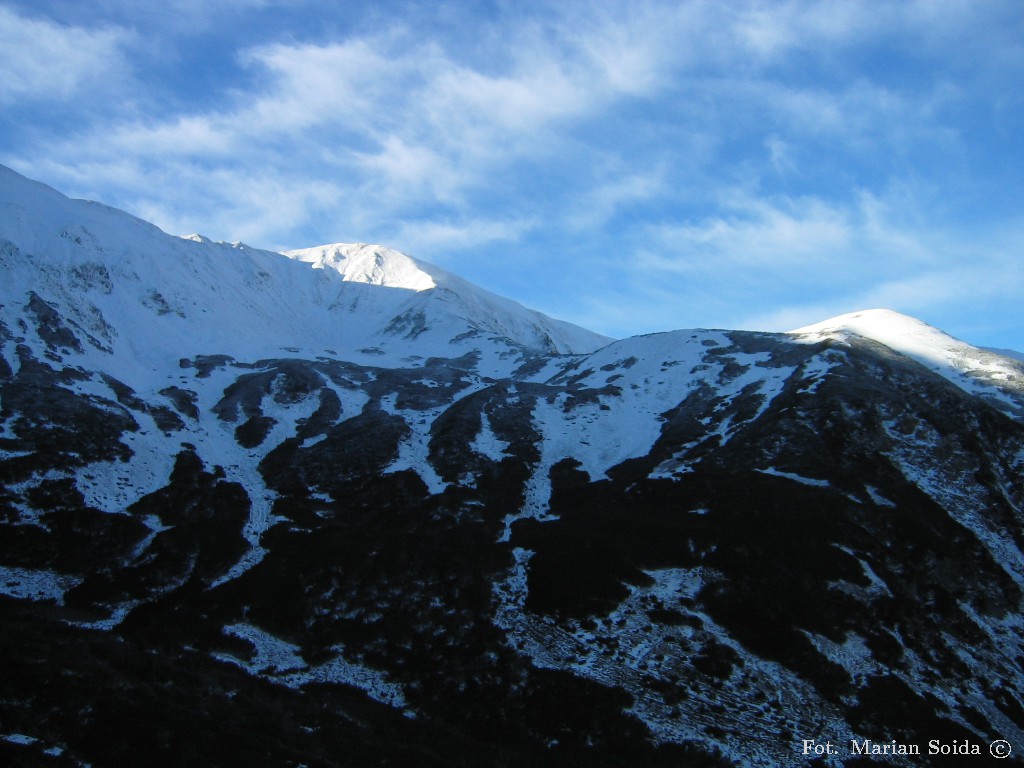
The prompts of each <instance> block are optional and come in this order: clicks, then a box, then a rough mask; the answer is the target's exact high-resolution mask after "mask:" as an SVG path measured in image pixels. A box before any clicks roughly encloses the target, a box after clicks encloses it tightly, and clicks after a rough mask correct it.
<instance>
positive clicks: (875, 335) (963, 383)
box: [790, 309, 1024, 411]
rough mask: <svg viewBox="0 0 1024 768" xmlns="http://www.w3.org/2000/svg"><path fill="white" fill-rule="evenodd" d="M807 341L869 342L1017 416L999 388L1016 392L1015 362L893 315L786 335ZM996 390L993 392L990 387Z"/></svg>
mask: <svg viewBox="0 0 1024 768" xmlns="http://www.w3.org/2000/svg"><path fill="white" fill-rule="evenodd" d="M790 333H793V334H799V335H800V336H802V337H804V338H805V339H807V340H810V341H817V340H819V339H823V338H833V339H839V340H842V341H846V340H848V339H849V338H850V337H851V336H859V337H860V338H863V339H871V340H872V341H876V342H878V343H880V344H884V345H885V346H887V347H888V348H889V349H891V350H893V351H895V352H899V353H900V354H902V355H905V356H907V357H909V358H911V359H913V360H916V361H917V362H919V363H920V364H921V365H924V366H925V367H927V368H929V369H931V370H932V371H934V372H935V373H938V374H939V375H940V376H943V377H945V378H946V379H947V380H949V381H951V382H952V383H954V384H956V385H957V386H958V387H960V388H961V389H964V390H965V391H967V392H970V393H973V394H984V395H986V396H987V397H989V398H990V399H994V401H995V404H996V405H997V407H1008V408H1009V409H1010V410H1012V411H1016V409H1017V408H1018V407H1019V406H1018V405H1017V404H1016V403H1015V402H1014V401H1012V400H1010V399H1007V396H1006V394H1005V393H1004V392H1002V391H1000V387H1002V388H1011V389H1014V390H1015V391H1019V389H1020V384H1019V383H1018V382H1019V381H1020V379H1021V377H1022V374H1024V368H1022V366H1021V362H1020V361H1019V360H1016V359H1013V358H1011V357H1008V356H1005V355H1002V354H999V353H998V352H997V351H992V350H984V349H979V348H978V347H974V346H972V345H970V344H968V343H966V342H963V341H960V340H959V339H957V338H954V337H953V336H950V335H949V334H948V333H945V332H944V331H940V330H939V329H938V328H935V327H933V326H931V325H928V323H925V322H924V321H922V320H918V319H917V318H915V317H910V316H908V315H904V314H901V313H899V312H895V311H893V310H891V309H866V310H861V311H859V312H850V313H849V314H845V315H839V316H837V317H833V318H831V319H829V320H824V321H822V322H820V323H815V324H814V325H808V326H805V327H803V328H798V329H796V330H795V331H790ZM994 385H996V386H994Z"/></svg>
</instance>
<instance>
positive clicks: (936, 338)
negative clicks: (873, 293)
mask: <svg viewBox="0 0 1024 768" xmlns="http://www.w3.org/2000/svg"><path fill="white" fill-rule="evenodd" d="M790 333H799V334H820V335H836V334H843V335H846V334H853V335H856V336H861V337H864V338H868V339H874V340H875V341H878V342H881V343H882V344H885V345H886V346H887V347H891V348H892V349H895V350H896V351H897V352H903V353H904V354H911V356H913V354H912V353H913V352H914V351H917V352H924V351H927V350H929V349H932V348H933V347H935V346H936V345H939V346H947V345H948V344H950V343H954V344H963V342H961V341H958V340H957V339H954V338H953V337H952V336H950V335H949V334H947V333H944V332H943V331H940V330H939V329H938V328H935V327H933V326H930V325H928V324H927V323H925V322H923V321H921V320H918V319H917V318H915V317H910V316H909V315H904V314H901V313H900V312H896V311H895V310H892V309H863V310H860V311H857V312H849V313H847V314H845V315H838V316H836V317H833V318H830V319H828V320H823V321H821V322H820V323H814V324H813V325H807V326H804V327H803V328H797V329H796V330H794V331H790ZM965 346H967V345H965Z"/></svg>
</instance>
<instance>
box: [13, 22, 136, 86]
mask: <svg viewBox="0 0 1024 768" xmlns="http://www.w3.org/2000/svg"><path fill="white" fill-rule="evenodd" d="M132 40H133V36H132V34H131V33H130V32H128V31H126V30H124V29H120V28H117V27H105V28H100V29H85V28H82V27H71V26H64V25H61V24H56V23H54V22H52V21H50V20H48V19H43V18H38V19H36V18H28V17H26V16H22V15H19V14H18V13H16V12H15V11H14V10H12V9H10V8H6V7H4V6H0V104H5V103H8V104H9V103H11V102H14V101H16V100H21V99H30V100H59V99H67V98H70V97H71V96H73V95H75V94H77V93H79V92H81V91H82V90H84V89H86V88H95V87H108V86H109V81H110V80H111V79H113V80H115V81H119V80H122V79H123V76H124V72H123V71H124V70H125V69H127V68H128V63H127V60H126V57H125V50H124V49H125V47H126V46H127V45H129V44H130V43H131V42H132Z"/></svg>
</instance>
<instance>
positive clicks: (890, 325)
mask: <svg viewBox="0 0 1024 768" xmlns="http://www.w3.org/2000/svg"><path fill="white" fill-rule="evenodd" d="M922 330H930V331H932V332H937V333H942V331H939V330H938V329H937V328H933V327H932V326H930V325H928V324H927V323H925V322H923V321H921V320H918V319H917V318H916V317H911V316H910V315H904V314H902V313H900V312H896V311H895V310H892V309H862V310H859V311H857V312H848V313H847V314H845V315H837V316H836V317H832V318H829V319H828V320H822V321H821V322H820V323H814V324H813V325H807V326H804V327H803V328H797V329H796V330H794V331H790V333H827V332H829V331H850V332H852V333H856V334H858V335H861V336H871V335H872V334H873V333H874V332H877V331H886V332H893V331H896V332H907V331H922Z"/></svg>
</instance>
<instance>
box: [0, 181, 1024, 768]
mask: <svg viewBox="0 0 1024 768" xmlns="http://www.w3.org/2000/svg"><path fill="white" fill-rule="evenodd" d="M3 179H4V184H3V185H0V186H2V187H3V188H5V189H7V190H8V192H7V193H5V195H4V196H0V202H2V207H0V237H2V238H4V239H5V242H6V243H7V245H6V246H5V250H4V251H3V259H4V270H5V274H10V275H11V279H10V280H9V281H5V283H4V284H3V286H2V287H0V305H2V314H0V350H2V355H0V614H2V621H0V646H2V648H3V650H4V662H3V664H4V667H5V668H4V673H5V674H4V675H3V676H0V681H2V682H0V702H2V703H0V714H2V718H0V722H2V723H3V725H2V728H3V729H5V731H4V733H0V754H4V751H5V750H6V753H7V754H5V755H4V756H7V757H10V758H11V760H10V761H11V762H15V764H17V763H18V762H19V761H20V762H21V763H23V764H46V763H45V762H44V761H46V760H50V759H59V760H62V761H63V762H64V763H65V764H69V765H81V764H87V763H88V764H93V765H117V764H124V763H126V762H146V763H147V764H155V765H162V764H166V765H177V764H181V761H182V759H183V758H182V755H183V754H186V753H187V755H188V758H187V759H188V760H189V761H190V762H194V763H196V764H200V763H202V764H230V763H232V762H237V761H238V760H241V759H244V760H246V761H248V762H251V763H254V764H260V765H289V764H294V765H297V764H305V765H316V766H337V765H359V766H361V765H367V764H381V763H384V762H392V763H398V764H416V765H452V764H460V765H480V766H484V765H495V764H506V765H522V766H527V765H529V766H533V765H550V766H556V765H557V766H561V765H587V766H620V765H630V766H645V765H647V766H673V767H674V768H676V767H678V766H686V765H698V766H706V765H742V766H765V767H767V766H780V765H781V766H789V765H792V766H802V765H808V764H814V763H812V760H813V758H814V755H813V754H807V753H805V752H804V751H803V745H804V740H805V739H812V740H817V741H819V742H821V743H823V742H824V741H826V740H830V741H832V742H833V743H834V744H838V745H842V746H841V749H842V751H841V752H840V753H839V754H837V755H836V756H835V757H834V758H833V760H832V763H831V764H834V765H839V764H844V765H849V766H853V765H863V764H865V762H864V758H862V757H861V758H858V756H857V755H854V754H851V751H850V748H849V744H850V741H851V740H858V741H862V740H864V739H871V740H873V741H874V742H877V743H884V744H888V743H890V742H891V741H892V740H896V741H897V742H899V743H901V744H915V745H920V746H921V747H922V749H923V750H924V751H925V754H922V755H921V756H919V757H915V758H911V759H907V760H904V761H903V762H902V763H900V761H899V760H897V761H895V763H893V764H904V765H928V764H935V765H946V764H948V758H947V757H943V756H941V755H940V756H937V757H929V756H928V755H927V754H926V750H927V745H928V742H929V740H931V739H939V740H940V741H942V742H943V743H945V744H952V743H953V740H954V739H955V740H957V743H958V744H960V745H964V744H968V745H972V746H974V745H976V746H978V747H979V748H984V750H985V751H986V753H987V749H988V743H989V742H990V741H991V740H993V739H997V738H1004V739H1008V740H1009V741H1010V742H1011V743H1012V744H1024V707H1022V702H1024V671H1022V667H1021V664H1020V663H1019V662H1020V659H1024V626H1022V622H1021V615H1022V614H1021V611H1022V607H1024V554H1022V544H1024V534H1022V523H1024V480H1022V477H1024V423H1022V421H1021V418H1020V414H1021V406H1022V405H1024V400H1022V398H1021V394H1020V391H1019V389H1018V388H1017V382H1018V381H1019V380H1020V379H1019V375H1020V373H1021V369H1020V366H1019V365H1018V364H1017V363H1016V362H1015V361H1012V360H1008V359H1002V358H998V357H996V356H994V355H991V354H990V353H988V352H983V351H980V350H976V349H974V348H973V347H969V346H967V345H964V344H963V343H962V342H957V341H956V340H953V339H951V338H950V337H948V336H945V335H944V334H942V333H941V332H939V331H937V330H935V329H930V328H928V327H927V326H924V325H923V324H921V323H919V321H916V320H913V319H912V318H906V317H903V316H899V315H895V314H894V313H886V312H867V313H855V315H853V316H847V317H844V318H839V319H837V320H835V321H826V322H825V323H823V324H820V325H819V326H813V327H811V328H808V329H801V330H800V331H797V332H794V333H792V334H765V333H747V332H736V331H709V330H687V331H675V332H671V333H663V334H652V335H648V336H641V337H636V338H631V339H623V340H620V341H615V342H611V343H607V344H606V343H605V341H606V340H604V339H601V338H600V337H595V336H592V335H590V336H588V335H587V334H586V333H585V332H583V331H578V330H573V329H571V328H565V327H564V326H562V325H560V324H557V323H554V322H553V321H548V320H547V319H545V318H542V317H537V316H536V315H535V314H533V313H530V312H528V311H526V310H523V309H522V308H520V307H518V305H515V304H512V303H510V302H507V301H506V300H502V299H498V298H497V297H494V296H492V295H490V294H487V293H485V292H482V291H480V290H479V289H476V288H473V287H472V286H468V285H467V284H465V283H464V282H463V281H461V280H460V279H458V278H456V277H454V276H451V275H448V274H447V273H444V272H443V271H441V270H438V269H436V268H433V267H430V266H428V265H425V264H422V263H420V262H416V261H415V260H412V259H409V258H408V257H405V256H402V255H400V254H396V253H395V252H392V251H388V250H387V249H383V248H381V247H379V246H364V245H338V246H324V247H321V248H319V249H309V250H305V251H299V252H291V253H289V254H288V255H281V254H271V253H267V252H262V251H256V250H255V249H249V248H246V247H244V246H226V245H223V244H213V243H209V242H203V241H199V242H197V241H195V240H182V239H177V238H170V237H168V236H166V235H164V234H163V233H161V232H159V231H158V230H155V229H154V228H152V227H150V226H149V225H146V224H145V223H144V222H139V221H138V220H135V219H132V218H131V217H128V216H126V215H125V214H121V213H118V212H116V211H111V210H110V209H106V208H103V207H100V206H96V205H94V204H85V203H80V202H76V201H67V200H66V199H65V198H62V197H60V196H59V195H57V193H55V192H53V191H52V190H48V189H46V188H44V187H41V186H38V185H33V184H32V183H29V182H26V181H24V180H21V179H20V177H15V176H11V175H10V174H8V175H7V176H5V177H3ZM11 190H13V191H11ZM76 238H77V239H76ZM151 290H155V291H156V292H157V293H158V295H159V297H160V298H159V299H157V298H156V297H155V296H153V295H152V294H151V293H150V291H151ZM179 311H180V314H179ZM574 345H575V346H574ZM569 348H572V349H575V350H576V353H575V354H560V352H561V351H563V350H565V349H569ZM545 350H546V351H545ZM54 680H58V681H61V682H60V684H59V685H58V684H57V683H54V682H52V681H54ZM183 750H185V751H183ZM453 755H454V756H455V757H452V756H453ZM1013 759H1014V758H1011V762H1012V760H1013ZM858 760H860V762H858ZM460 761H461V762H460ZM944 761H946V762H944ZM819 763H820V761H819ZM868 764H870V762H868ZM1002 764H1006V762H1004V763H1002Z"/></svg>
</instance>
